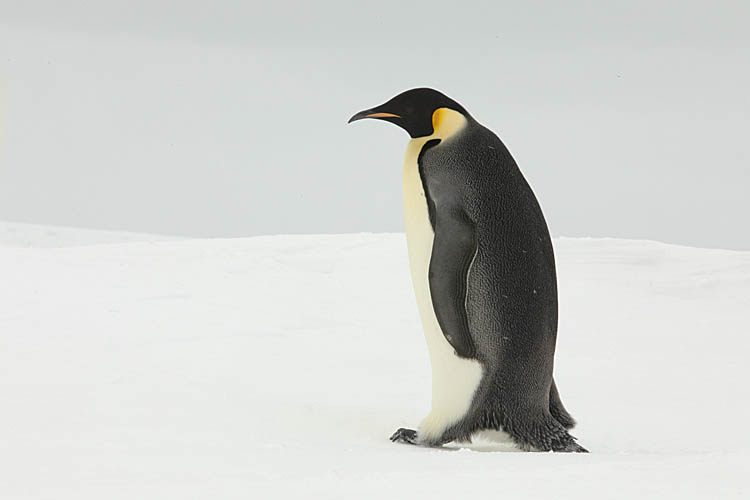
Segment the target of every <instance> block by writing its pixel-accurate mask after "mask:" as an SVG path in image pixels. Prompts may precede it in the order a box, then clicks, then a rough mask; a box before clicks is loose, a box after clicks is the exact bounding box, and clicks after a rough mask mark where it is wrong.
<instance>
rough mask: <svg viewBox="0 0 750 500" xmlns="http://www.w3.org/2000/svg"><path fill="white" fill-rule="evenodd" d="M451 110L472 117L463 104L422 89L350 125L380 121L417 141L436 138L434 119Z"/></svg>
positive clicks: (364, 113) (361, 114)
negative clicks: (393, 126)
mask: <svg viewBox="0 0 750 500" xmlns="http://www.w3.org/2000/svg"><path fill="white" fill-rule="evenodd" d="M440 108H449V109H453V110H455V111H458V112H459V113H461V114H463V115H465V116H466V117H467V118H468V117H469V114H468V113H467V112H466V110H465V109H464V108H463V106H461V105H460V104H459V103H457V102H456V101H454V100H453V99H451V98H450V97H448V96H446V95H445V94H442V93H440V92H438V91H437V90H433V89H428V88H420V89H411V90H407V91H406V92H403V93H401V94H399V95H397V96H396V97H394V98H393V99H391V100H390V101H388V102H386V103H385V104H381V105H380V106H377V107H375V108H372V109H366V110H364V111H360V112H359V113H357V114H356V115H354V116H352V117H351V118H349V123H351V122H353V121H356V120H361V119H363V118H376V119H378V120H385V121H388V122H391V123H395V124H396V125H398V126H399V127H401V128H402V129H404V130H406V131H407V132H408V133H409V135H410V136H411V137H412V138H414V137H424V136H427V135H432V132H433V129H432V115H433V113H435V110H437V109H440Z"/></svg>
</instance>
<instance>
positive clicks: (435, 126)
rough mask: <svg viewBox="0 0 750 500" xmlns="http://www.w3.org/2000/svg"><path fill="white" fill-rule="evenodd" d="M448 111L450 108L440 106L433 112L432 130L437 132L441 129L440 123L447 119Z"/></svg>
mask: <svg viewBox="0 0 750 500" xmlns="http://www.w3.org/2000/svg"><path fill="white" fill-rule="evenodd" d="M446 111H448V108H438V109H436V110H435V112H434V113H432V130H433V132H437V131H438V130H440V125H441V124H442V123H443V122H444V121H445V117H446V114H447V113H446Z"/></svg>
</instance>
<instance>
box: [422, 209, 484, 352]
mask: <svg viewBox="0 0 750 500" xmlns="http://www.w3.org/2000/svg"><path fill="white" fill-rule="evenodd" d="M435 212H436V213H435V239H434V241H433V244H432V256H431V257H430V271H429V282H430V295H431V297H432V305H433V309H434V311H435V316H436V317H437V320H438V324H439V325H440V329H441V330H442V332H443V335H444V336H445V339H446V340H447V341H448V343H449V344H450V345H451V346H452V347H453V348H454V349H455V350H456V354H458V356H460V357H463V358H471V357H473V356H474V342H473V340H472V338H471V334H470V332H469V320H468V317H467V314H466V306H465V303H466V292H467V277H468V273H469V269H470V267H471V262H472V260H473V259H474V255H475V254H476V249H477V241H476V234H475V231H474V224H473V223H472V222H471V220H469V218H468V216H467V215H466V214H465V213H464V212H463V210H462V209H460V208H457V207H456V208H443V209H442V210H441V209H437V210H436V211H435Z"/></svg>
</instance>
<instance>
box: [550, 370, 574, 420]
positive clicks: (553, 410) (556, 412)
mask: <svg viewBox="0 0 750 500" xmlns="http://www.w3.org/2000/svg"><path fill="white" fill-rule="evenodd" d="M549 412H550V414H551V415H552V417H554V419H555V420H557V421H558V422H560V425H562V426H563V427H565V428H566V429H572V428H573V427H575V426H576V420H575V419H574V418H573V417H572V416H571V415H570V413H568V410H566V409H565V406H563V403H562V401H561V400H560V393H559V392H558V391H557V385H556V384H555V380H554V379H552V386H551V387H550V389H549Z"/></svg>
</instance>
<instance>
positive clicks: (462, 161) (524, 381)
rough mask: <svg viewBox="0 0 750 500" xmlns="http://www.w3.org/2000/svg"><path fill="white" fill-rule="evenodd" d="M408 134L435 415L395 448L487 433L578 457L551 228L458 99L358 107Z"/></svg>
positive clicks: (412, 228)
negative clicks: (559, 380) (566, 397)
mask: <svg viewBox="0 0 750 500" xmlns="http://www.w3.org/2000/svg"><path fill="white" fill-rule="evenodd" d="M363 118H372V119H377V120H383V121H387V122H391V123H393V124H395V125H398V126H399V127H401V128H403V129H404V130H406V132H408V134H409V136H410V137H411V140H410V141H409V143H408V146H407V148H406V156H405V160H404V167H403V196H404V212H405V216H406V241H407V247H408V254H409V266H410V270H411V279H412V282H413V285H414V292H415V295H416V299H417V307H418V309H419V315H420V319H421V321H422V326H423V329H424V334H425V337H426V340H427V347H428V350H429V355H430V364H431V366H432V409H431V411H430V413H429V415H427V417H425V418H424V420H423V421H422V423H421V424H420V425H419V427H418V430H412V429H405V428H401V429H398V430H397V431H396V432H395V433H394V434H393V435H392V436H391V440H392V441H394V442H402V443H408V444H418V445H424V446H442V445H443V444H446V443H449V442H451V441H460V442H471V438H472V436H473V435H474V436H476V435H477V434H478V433H482V432H483V431H501V432H504V433H506V434H507V435H510V437H511V438H512V439H513V440H514V441H515V442H516V444H517V445H518V447H519V448H521V449H524V450H529V451H562V452H585V451H587V450H585V449H584V448H583V447H582V446H580V445H579V444H578V443H576V438H574V437H573V436H571V435H570V434H569V433H568V430H569V429H571V428H572V427H573V426H574V425H575V420H573V418H572V417H571V416H570V414H569V413H568V412H567V411H566V409H565V407H564V406H563V404H562V401H561V400H560V395H559V393H558V391H557V387H556V386H555V382H554V380H553V377H552V369H553V358H554V354H555V342H556V338H557V314H558V313H557V278H556V272H555V256H554V252H553V248H552V241H551V239H550V235H549V231H548V229H547V223H546V222H545V219H544V215H543V214H542V210H541V208H540V206H539V203H538V202H537V199H536V197H535V196H534V193H533V192H532V190H531V187H530V186H529V184H528V183H527V182H526V180H525V179H524V177H523V175H522V174H521V171H520V170H519V168H518V165H517V164H516V162H515V160H514V159H513V157H512V156H511V154H510V152H509V151H508V149H507V148H506V147H505V145H504V144H503V142H502V141H501V140H500V139H499V138H498V137H497V136H496V135H495V134H494V133H493V132H492V131H490V130H489V129H487V128H486V127H484V126H482V125H481V124H480V123H479V122H477V121H476V120H475V119H474V118H473V117H472V116H471V115H470V114H469V113H468V112H467V111H466V109H464V107H463V106H461V105H460V104H459V103H458V102H456V101H454V100H453V99H451V98H449V97H447V96H446V95H444V94H442V93H440V92H438V91H436V90H433V89H429V88H417V89H412V90H407V91H406V92H403V93H402V94H399V95H397V96H396V97H394V98H392V99H391V100H389V101H388V102H386V103H385V104H381V105H380V106H377V107H374V108H371V109H367V110H364V111H360V112H359V113H357V114H355V115H354V116H352V117H351V118H350V119H349V122H350V123H351V122H353V121H356V120H361V119H363Z"/></svg>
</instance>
